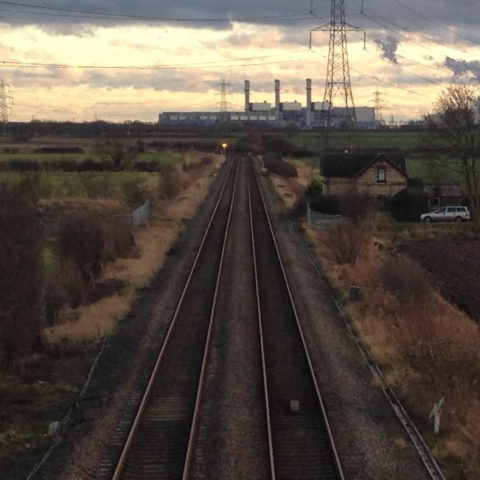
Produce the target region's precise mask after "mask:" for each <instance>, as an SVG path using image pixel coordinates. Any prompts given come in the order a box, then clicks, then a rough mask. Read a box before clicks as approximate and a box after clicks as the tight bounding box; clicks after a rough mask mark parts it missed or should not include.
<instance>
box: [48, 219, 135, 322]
mask: <svg viewBox="0 0 480 480" xmlns="http://www.w3.org/2000/svg"><path fill="white" fill-rule="evenodd" d="M134 245H135V240H134V236H133V230H132V227H131V224H130V223H129V222H128V220H127V219H124V218H122V217H114V218H111V219H107V220H105V219H102V218H101V217H99V216H97V215H94V214H91V213H83V214H76V215H73V216H71V217H69V218H68V219H66V220H65V222H64V224H63V226H62V228H61V231H60V234H59V250H60V265H59V268H58V270H57V272H56V274H55V277H54V278H53V279H51V280H50V281H49V282H50V283H56V285H55V287H52V288H51V290H50V291H49V292H47V294H46V298H45V302H46V308H47V322H48V323H49V324H53V323H55V322H56V320H57V317H58V310H59V309H60V308H61V307H62V306H63V305H64V304H65V303H66V304H68V305H70V306H71V307H74V308H75V307H78V306H79V305H81V304H82V303H89V302H92V301H95V300H98V298H99V296H100V295H101V293H102V292H103V294H107V293H108V292H110V291H112V288H113V287H112V285H109V286H107V287H105V286H102V285H100V284H99V283H98V282H97V278H98V277H99V276H100V274H101V272H102V270H103V266H104V264H105V263H107V262H110V261H113V260H115V259H116V258H117V257H126V256H128V254H129V253H130V252H131V250H132V248H133V246H134ZM118 288H120V287H119V286H118V285H117V286H115V288H113V290H115V289H117V290H118Z"/></svg>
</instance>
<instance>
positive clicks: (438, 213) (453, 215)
mask: <svg viewBox="0 0 480 480" xmlns="http://www.w3.org/2000/svg"><path fill="white" fill-rule="evenodd" d="M470 219H471V216H470V211H469V210H468V208H467V207H461V206H448V207H440V208H437V209H436V210H433V211H432V212H427V213H422V214H421V215H420V220H421V221H422V222H458V223H460V222H465V221H467V220H470Z"/></svg>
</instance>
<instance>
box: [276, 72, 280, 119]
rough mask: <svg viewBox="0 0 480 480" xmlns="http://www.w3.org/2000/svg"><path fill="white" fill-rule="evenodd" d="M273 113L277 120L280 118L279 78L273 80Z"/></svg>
mask: <svg viewBox="0 0 480 480" xmlns="http://www.w3.org/2000/svg"><path fill="white" fill-rule="evenodd" d="M275 113H276V115H277V121H278V120H279V119H280V80H275Z"/></svg>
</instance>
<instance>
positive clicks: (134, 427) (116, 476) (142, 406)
mask: <svg viewBox="0 0 480 480" xmlns="http://www.w3.org/2000/svg"><path fill="white" fill-rule="evenodd" d="M228 168H229V169H228V171H227V174H226V177H225V180H224V183H223V185H222V188H221V190H220V193H219V195H218V199H217V201H216V203H215V207H214V210H213V212H212V215H211V216H210V219H209V222H208V224H207V226H206V228H205V232H204V234H203V237H202V241H201V243H200V246H199V249H198V251H197V254H196V255H195V259H194V261H193V264H192V267H191V268H190V272H189V274H188V278H187V281H186V283H185V286H184V288H183V290H182V293H181V295H180V298H179V300H178V303H177V306H176V308H175V312H174V315H173V317H172V320H171V322H170V325H169V328H168V331H167V334H166V336H165V339H164V341H163V345H162V348H161V350H160V353H159V355H158V357H157V359H156V361H155V365H154V367H153V370H152V373H151V375H150V379H149V381H148V384H147V386H146V388H145V391H144V394H143V397H142V400H141V402H140V406H139V408H138V411H137V413H136V415H135V418H134V420H133V423H132V426H131V428H130V431H129V433H128V437H127V440H126V441H125V444H124V446H123V449H122V452H121V454H120V458H119V460H118V462H117V465H116V468H115V471H114V473H113V476H112V480H120V478H121V474H122V471H123V469H124V467H125V463H126V461H127V457H128V453H129V451H130V449H131V447H132V445H133V443H134V440H135V436H136V434H137V431H138V429H139V426H140V424H141V420H142V417H143V415H144V413H145V410H146V408H147V405H148V401H149V398H150V395H151V393H152V390H153V386H154V383H155V378H156V376H157V374H158V371H159V369H160V366H161V364H162V361H163V359H164V357H165V352H166V350H167V347H168V344H169V341H170V338H171V336H172V334H173V331H174V329H175V326H176V322H177V318H178V315H179V312H180V309H181V307H182V304H183V301H184V298H185V296H186V294H187V290H188V288H189V286H190V283H191V279H192V277H193V274H194V271H195V269H196V266H197V264H198V260H199V258H200V256H201V254H202V252H203V247H204V245H205V242H206V238H207V235H208V233H209V232H210V228H211V226H212V224H213V220H214V218H215V217H216V214H217V211H218V209H219V206H220V203H221V200H222V199H223V195H224V193H225V190H226V187H227V184H228V181H229V177H230V175H231V171H232V168H233V166H232V165H229V167H228ZM237 173H238V172H236V173H235V175H236V174H237ZM235 181H236V180H235Z"/></svg>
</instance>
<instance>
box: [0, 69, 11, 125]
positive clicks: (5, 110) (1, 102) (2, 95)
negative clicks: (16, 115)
mask: <svg viewBox="0 0 480 480" xmlns="http://www.w3.org/2000/svg"><path fill="white" fill-rule="evenodd" d="M9 92H10V85H8V84H6V83H5V81H4V80H3V78H2V79H0V123H1V124H2V125H3V127H4V128H5V127H6V126H7V123H8V117H9V115H10V113H11V111H12V105H13V97H12V96H11V95H8V93H9Z"/></svg>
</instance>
